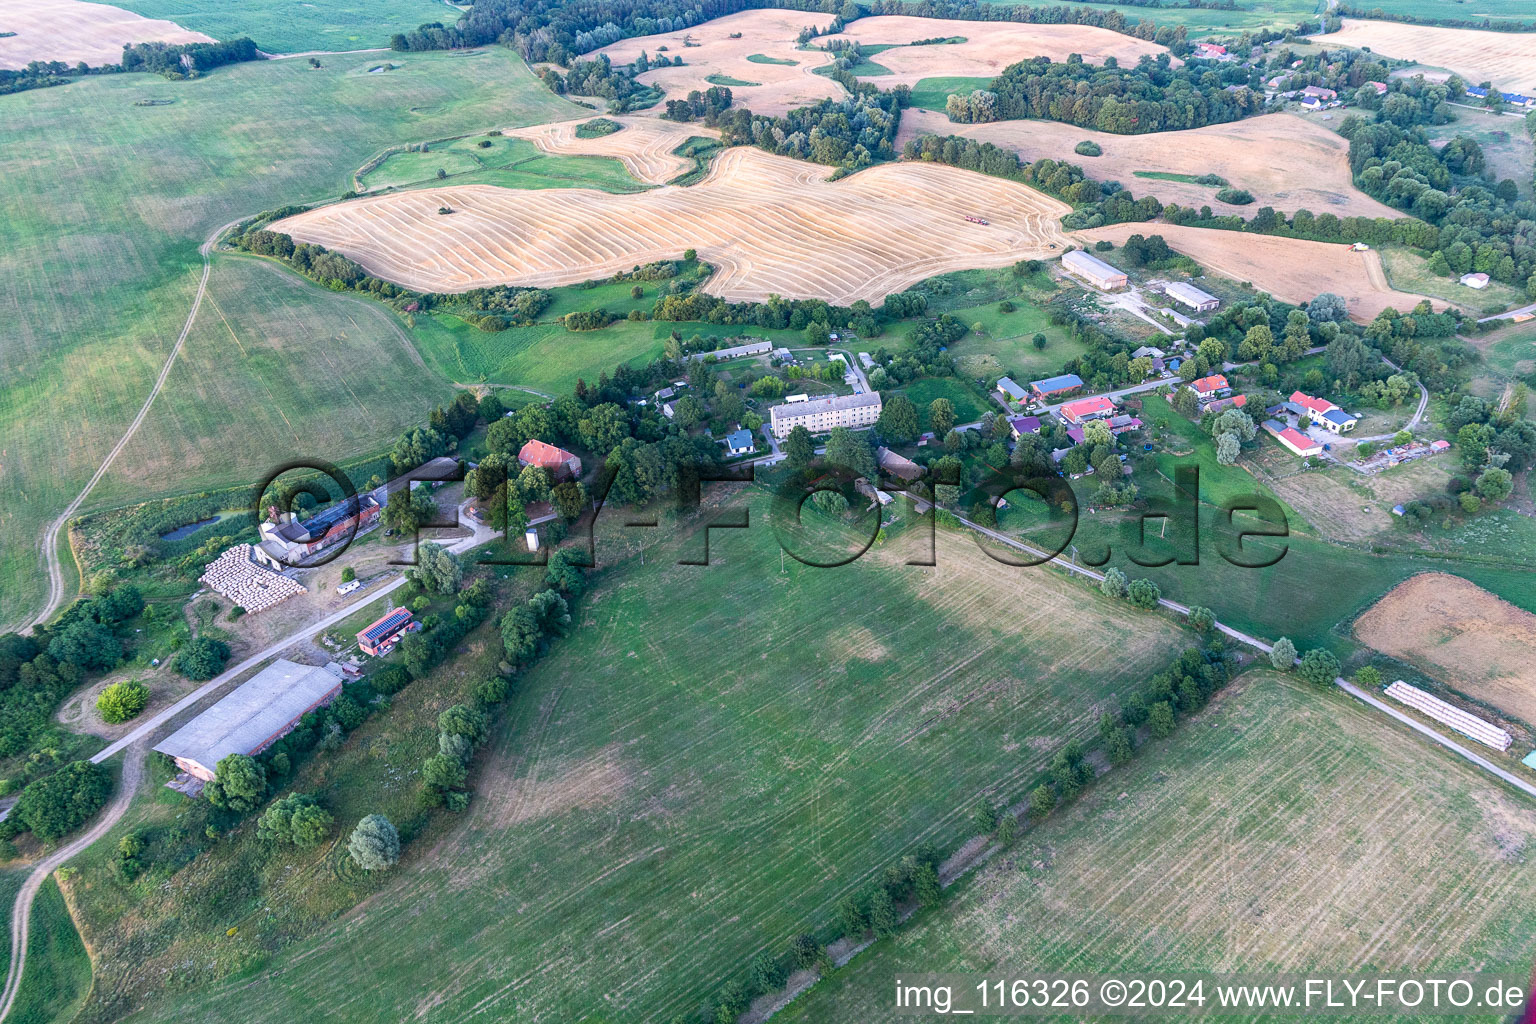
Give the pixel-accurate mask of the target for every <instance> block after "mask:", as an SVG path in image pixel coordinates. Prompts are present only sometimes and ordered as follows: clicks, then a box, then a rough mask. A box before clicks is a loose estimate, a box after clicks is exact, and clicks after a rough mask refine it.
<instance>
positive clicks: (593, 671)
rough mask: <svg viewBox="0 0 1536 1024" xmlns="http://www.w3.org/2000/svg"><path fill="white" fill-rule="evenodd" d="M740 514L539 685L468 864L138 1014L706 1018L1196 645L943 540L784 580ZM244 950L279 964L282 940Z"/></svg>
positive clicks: (515, 729)
mask: <svg viewBox="0 0 1536 1024" xmlns="http://www.w3.org/2000/svg"><path fill="white" fill-rule="evenodd" d="M746 493H747V495H749V496H750V497H749V499H747V500H749V501H750V505H749V508H750V517H751V518H750V522H751V526H750V527H749V528H748V529H747V530H745V531H724V532H722V531H718V530H716V531H714V532H713V536H712V538H711V539H710V543H709V557H710V562H711V564H710V565H708V566H682V565H677V564H675V562H676V560H677V559H678V558H679V557H680V556H682V555H683V554H685V553H686V554H688V555H689V556H690V557H695V558H696V557H698V556H699V555H700V554H701V545H702V537H701V536H699V535H698V534H693V535H691V536H686V537H683V538H681V539H676V540H666V541H662V542H661V543H657V544H653V545H652V546H651V547H650V549H649V550H648V551H647V552H646V556H645V559H644V564H643V565H641V564H639V562H638V560H637V559H635V558H633V557H631V558H630V559H628V560H627V561H626V562H625V563H624V564H622V565H618V566H614V567H612V568H609V569H607V570H605V571H604V573H603V574H602V577H601V581H600V582H599V584H598V585H597V586H596V587H595V589H594V590H593V591H592V593H591V594H590V595H588V597H586V598H583V606H582V611H581V616H580V620H579V621H578V623H576V628H575V631H574V632H573V634H572V636H571V637H570V638H568V639H566V640H564V641H561V642H560V643H559V644H558V645H557V646H556V648H555V649H554V651H552V653H551V656H550V657H549V658H548V659H546V661H545V662H544V663H543V664H542V665H541V666H540V667H538V668H536V669H535V670H534V671H533V672H531V673H530V674H529V675H528V676H527V677H526V678H524V679H523V680H522V681H521V682H520V683H519V684H518V693H517V696H516V697H514V698H513V703H512V704H510V705H509V706H508V710H507V711H506V713H505V716H504V718H505V725H504V727H503V728H501V729H500V730H499V731H498V733H497V735H496V736H495V737H494V738H493V739H492V741H491V744H490V748H489V749H488V750H487V752H486V755H485V757H484V759H483V761H484V768H483V770H482V771H481V773H480V775H479V776H478V777H477V778H475V779H474V780H473V785H474V787H475V793H476V795H475V797H474V799H473V801H472V802H471V804H470V809H469V811H468V812H467V817H466V819H465V820H464V821H463V822H462V824H461V825H460V826H459V827H458V828H456V829H455V831H454V833H453V835H452V837H451V841H446V842H443V843H440V844H435V845H434V846H433V848H432V849H430V850H427V849H423V850H421V851H420V852H419V853H416V854H413V855H412V858H411V859H410V860H409V861H408V862H406V863H403V864H402V865H401V867H400V869H399V870H398V872H397V873H396V874H395V876H394V877H393V878H392V879H390V880H389V881H388V883H387V884H386V885H385V887H384V889H383V890H382V891H381V892H380V893H379V895H378V896H376V897H375V898H374V900H373V901H372V903H371V904H370V905H365V906H363V907H361V908H359V910H358V911H357V912H355V913H353V914H350V915H347V916H346V917H345V918H343V919H342V920H340V921H338V922H337V923H336V924H335V925H333V926H329V927H325V928H323V930H321V931H320V932H319V933H318V934H317V935H316V936H315V937H314V938H313V939H310V940H306V941H305V942H303V943H301V944H300V945H299V946H298V947H297V948H296V949H295V950H294V951H293V952H292V954H291V955H285V956H284V957H283V958H282V959H280V960H276V961H273V962H271V963H270V964H269V965H268V967H267V968H266V969H265V970H263V971H262V972H261V974H260V975H259V976H243V977H238V978H236V977H231V978H228V979H226V980H224V981H222V982H218V983H215V984H213V985H211V986H209V987H199V988H198V989H197V990H196V994H195V995H193V994H192V993H187V994H186V995H184V996H183V995H177V994H175V993H170V994H167V995H166V996H164V997H161V998H160V999H159V1000H158V1001H157V1002H156V1003H155V1004H153V1007H152V1009H147V1010H146V1013H145V1014H144V1015H142V1016H141V1017H139V1018H135V1019H156V1020H166V1021H169V1020H194V1019H195V1020H206V1019H209V1017H210V1016H211V1017H222V1016H223V1015H225V1014H231V1013H237V1014H238V1015H239V1016H241V1017H242V1019H246V1020H250V1021H253V1022H255V1021H265V1020H272V1021H277V1020H283V1019H289V1018H290V1017H291V1015H292V1014H294V1013H299V1012H301V1010H300V1007H303V1006H305V1005H306V1004H308V1008H307V1009H304V1010H302V1013H303V1014H304V1015H306V1016H308V1017H310V1018H315V1015H316V1014H317V1013H319V1015H320V1016H319V1017H318V1018H317V1019H323V1020H334V1021H342V1020H349V1021H363V1020H374V1019H377V1015H378V1014H379V1012H380V1010H381V1008H388V1009H387V1010H386V1011H385V1012H386V1014H387V1015H388V1016H391V1017H399V1016H405V1015H408V1014H410V1013H411V1012H413V1009H414V1008H415V1007H417V1006H419V1005H421V1000H422V999H423V998H424V997H426V995H425V994H426V993H431V995H430V997H429V998H430V1000H431V1001H432V1002H433V1003H434V1004H436V1005H437V1007H438V1010H437V1012H440V1013H448V1014H450V1015H459V1014H469V1013H472V1012H477V1011H476V1009H475V1008H479V1009H478V1012H480V1013H486V1014H490V1015H492V1016H504V1015H511V1014H516V1015H520V1016H527V1017H529V1018H530V1019H532V1018H540V1019H543V1018H548V1019H560V1020H584V1019H589V1018H593V1017H595V1018H598V1019H603V1018H605V1015H606V1016H613V1017H616V1018H617V1019H623V1020H669V1019H671V1017H672V1016H673V1014H675V1013H689V1012H693V1011H694V1010H695V1009H696V1008H697V1007H698V1006H700V1005H701V1004H702V1003H703V1002H704V1001H705V1000H707V999H709V998H710V997H712V996H713V995H714V994H715V992H716V990H717V989H718V988H719V986H720V985H721V984H722V983H723V982H724V981H726V980H727V979H731V978H738V979H739V978H741V977H743V976H744V972H745V968H746V965H747V963H748V961H749V960H751V958H752V957H753V955H754V954H755V953H756V952H758V951H759V950H764V949H766V950H769V951H770V952H774V953H778V952H780V951H781V950H782V949H783V948H784V947H785V945H786V944H787V942H788V940H789V938H790V937H791V936H792V935H794V934H796V933H799V932H801V931H805V930H808V929H810V928H813V927H818V926H820V925H821V924H823V923H826V922H828V921H830V920H831V918H832V915H833V906H834V904H835V903H836V902H837V901H838V899H839V898H841V896H842V895H844V894H845V893H847V892H849V891H850V890H852V889H855V888H857V887H859V886H861V885H862V884H864V882H865V881H867V880H868V879H869V878H870V877H872V876H873V875H875V874H877V873H878V872H880V871H882V870H884V868H885V866H886V865H887V864H889V863H892V862H893V861H894V860H896V859H898V858H899V856H900V855H901V854H902V853H903V852H905V851H909V850H910V849H912V848H913V847H914V846H915V845H916V844H918V843H923V842H931V843H933V844H935V845H936V846H937V847H938V848H939V849H940V850H942V851H944V852H946V853H947V852H948V851H950V850H951V849H953V848H954V847H955V846H956V845H957V844H958V843H959V842H960V841H962V840H964V839H965V838H968V837H969V835H970V832H971V824H970V818H971V814H972V812H973V811H974V809H975V805H976V802H977V801H978V800H979V799H981V798H982V797H983V795H986V797H987V799H990V800H992V801H995V802H996V801H1002V800H1004V799H1008V800H1015V799H1019V798H1020V797H1021V796H1022V795H1023V793H1025V792H1026V791H1027V790H1028V789H1029V788H1030V787H1032V786H1034V785H1035V783H1036V777H1037V776H1038V775H1039V774H1040V773H1041V772H1042V770H1043V768H1044V766H1045V764H1046V762H1047V761H1048V760H1049V759H1050V757H1051V755H1052V753H1053V752H1054V751H1055V750H1057V749H1058V748H1059V747H1060V746H1061V745H1062V744H1064V743H1065V742H1066V741H1067V740H1068V739H1069V738H1071V737H1074V736H1085V735H1087V734H1089V733H1091V732H1092V730H1093V729H1094V727H1095V722H1096V720H1097V717H1098V712H1099V710H1100V708H1101V706H1102V705H1103V704H1104V703H1105V702H1106V701H1109V700H1111V699H1112V697H1111V695H1112V694H1114V693H1116V692H1123V691H1124V689H1125V688H1126V687H1127V686H1129V685H1131V684H1139V683H1141V682H1143V681H1144V680H1145V679H1146V678H1147V677H1148V676H1149V675H1150V674H1152V673H1153V672H1156V671H1158V670H1160V668H1161V667H1162V666H1163V665H1164V664H1166V662H1167V660H1168V659H1169V658H1171V657H1172V656H1173V654H1175V653H1176V652H1177V651H1178V650H1179V649H1181V648H1182V647H1184V646H1187V645H1188V643H1189V642H1190V640H1189V634H1187V633H1184V632H1183V631H1182V630H1180V629H1179V628H1177V627H1176V626H1175V625H1174V624H1173V623H1172V622H1171V621H1170V620H1168V619H1166V618H1163V617H1160V616H1158V615H1155V614H1151V613H1142V612H1136V611H1133V610H1131V609H1129V608H1128V607H1127V606H1126V605H1124V604H1112V603H1110V602H1109V600H1108V599H1106V598H1103V597H1101V596H1100V595H1099V594H1098V593H1097V592H1096V591H1094V590H1092V589H1091V588H1087V587H1084V586H1082V585H1081V584H1080V583H1075V582H1072V581H1070V580H1068V579H1066V578H1065V577H1063V576H1062V575H1060V574H1058V573H1055V572H1051V571H1048V570H1042V569H1021V568H1013V567H1009V566H1005V565H1002V564H1000V563H998V562H995V561H993V560H991V559H990V558H988V557H987V556H985V555H984V554H982V553H981V552H980V550H979V549H978V548H977V547H976V545H975V544H974V543H973V542H972V541H971V540H969V539H967V538H965V537H964V536H959V535H955V534H951V533H948V532H943V531H941V532H940V534H939V544H938V551H937V563H938V564H937V566H936V567H921V566H908V565H904V564H902V563H904V562H905V561H906V560H907V559H908V558H911V557H913V556H915V555H916V554H919V553H920V552H921V551H922V550H923V545H922V544H921V543H920V540H921V538H920V537H916V536H913V535H912V533H911V531H908V532H906V533H898V534H896V535H895V536H893V537H892V538H890V539H889V540H888V541H887V542H885V543H883V544H881V545H878V546H877V547H876V548H875V549H874V550H873V551H871V552H870V554H868V555H866V556H865V557H864V558H862V559H860V560H859V561H857V562H855V563H853V564H852V565H850V566H845V567H842V568H837V569H817V568H812V567H809V566H805V565H802V564H800V563H799V562H797V561H794V560H793V559H788V560H786V561H785V564H784V565H783V567H782V568H781V565H780V552H779V550H778V546H777V544H776V543H775V533H774V528H773V527H772V526H771V525H770V521H769V517H768V515H767V511H768V510H767V500H766V493H765V492H764V491H763V490H760V489H752V490H749V491H748V492H746ZM721 500H726V499H724V498H722V499H721ZM742 500H744V499H742V497H741V496H740V495H738V497H737V498H736V499H733V500H731V501H729V502H728V503H729V504H739V503H741V502H742ZM603 550H604V549H603V548H602V547H601V546H600V548H599V559H600V560H602V559H603V558H604V554H603ZM663 594H664V595H666V598H665V604H666V606H667V610H666V612H665V613H664V614H663V613H662V612H661V609H660V606H659V604H658V601H659V600H660V599H659V597H658V595H663ZM375 756H378V757H383V758H385V759H386V760H390V761H391V762H392V761H393V758H392V757H391V756H390V754H389V752H388V749H387V748H386V747H385V746H383V745H380V744H375ZM306 870H307V869H306V868H305V867H304V865H303V864H299V865H297V866H296V868H295V877H298V876H299V875H301V874H302V873H303V872H305V871H306ZM405 902H409V904H410V905H413V906H417V907H420V908H422V910H423V912H422V913H421V914H419V915H415V916H413V917H412V918H411V920H410V923H409V925H408V926H404V927H403V926H402V922H401V920H400V916H399V914H398V913H397V912H395V911H394V910H390V909H386V908H388V907H391V906H395V905H404V903H405ZM375 906H376V907H377V909H374V907H375ZM277 917H278V918H279V919H280V920H281V919H284V918H286V914H285V913H283V912H281V911H280V912H279V913H278V914H277ZM206 927H207V928H208V929H209V930H210V932H212V931H214V930H216V931H217V935H216V936H201V935H190V934H189V935H188V936H187V938H186V940H185V941H186V942H187V943H189V944H191V945H197V944H202V943H205V942H209V941H212V938H214V937H216V938H218V939H219V940H221V941H222V935H223V928H224V927H225V926H224V924H223V923H222V922H220V921H216V920H215V921H210V922H209V923H208V925H207V926H206ZM241 927H242V935H245V936H246V937H245V938H243V939H242V940H241V942H243V943H247V944H255V945H256V946H259V945H260V944H261V943H262V941H263V938H262V936H263V931H262V925H261V924H260V922H259V920H251V921H248V922H246V923H243V924H242V925H241ZM273 927H274V928H281V927H283V926H282V925H281V923H279V924H275V925H273ZM247 931H248V932H249V934H248V935H247V934H246V933H247ZM189 948H190V946H189ZM174 952H175V951H174V950H173V951H171V952H170V953H168V954H167V956H169V957H171V958H172V959H174V958H175V957H174ZM597 974H601V975H602V976H603V977H604V978H605V979H606V980H605V981H604V983H603V984H602V985H594V984H593V978H594V977H595V976H596V975H597ZM531 979H539V980H538V982H537V984H534V983H532V981H531ZM129 984H130V985H136V984H138V983H137V982H132V981H130V982H129ZM253 986H254V988H253ZM322 990H323V991H326V992H329V993H331V996H330V997H329V998H327V999H326V1000H325V1001H324V1006H323V1007H322V1008H319V1009H317V1008H316V1006H315V1005H314V1003H313V1000H312V998H311V996H310V993H313V992H317V991H322ZM237 1007H238V1009H237Z"/></svg>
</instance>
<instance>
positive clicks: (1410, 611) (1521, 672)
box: [1355, 572, 1536, 723]
mask: <svg viewBox="0 0 1536 1024" xmlns="http://www.w3.org/2000/svg"><path fill="white" fill-rule="evenodd" d="M1355 635H1356V636H1357V637H1359V638H1360V639H1361V640H1362V641H1364V642H1365V643H1366V644H1369V645H1370V646H1371V647H1374V648H1375V649H1376V650H1378V651H1381V652H1382V653H1383V654H1388V655H1391V656H1392V657H1394V658H1401V659H1403V660H1404V661H1408V662H1411V663H1413V664H1415V665H1419V666H1421V667H1422V668H1424V670H1425V671H1427V672H1429V673H1431V674H1432V675H1435V676H1437V677H1439V678H1441V679H1443V680H1445V681H1446V682H1448V683H1450V684H1451V685H1452V686H1454V687H1455V688H1456V689H1458V690H1460V691H1461V692H1462V693H1465V694H1466V695H1467V696H1469V697H1472V698H1474V699H1476V700H1480V701H1485V702H1487V703H1489V704H1492V705H1494V706H1495V707H1497V708H1499V709H1500V710H1502V711H1506V712H1508V713H1509V714H1511V715H1515V716H1517V717H1519V718H1522V719H1524V720H1525V721H1526V722H1532V723H1536V661H1533V660H1532V657H1531V653H1532V651H1536V615H1532V614H1531V613H1530V612H1528V611H1525V610H1524V609H1523V608H1516V607H1515V606H1514V605H1512V604H1510V603H1509V602H1507V601H1505V600H1503V599H1502V598H1500V597H1498V596H1497V595H1495V594H1490V593H1489V592H1488V591H1486V590H1484V589H1483V588H1482V587H1479V586H1478V585H1477V584H1475V583H1472V582H1471V581H1469V580H1464V579H1462V578H1461V577H1459V576H1451V575H1449V574H1448V573H1443V572H1426V573H1423V574H1422V575H1419V576H1415V577H1413V579H1411V580H1407V581H1405V582H1403V583H1400V584H1398V585H1397V586H1396V587H1393V588H1392V590H1391V591H1390V592H1389V593H1388V594H1387V596H1386V597H1383V598H1382V599H1381V600H1380V601H1378V602H1376V604H1374V605H1372V606H1371V609H1370V610H1369V611H1367V612H1366V613H1365V614H1364V615H1362V616H1360V618H1358V619H1356V620H1355Z"/></svg>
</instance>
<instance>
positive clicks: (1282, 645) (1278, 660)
mask: <svg viewBox="0 0 1536 1024" xmlns="http://www.w3.org/2000/svg"><path fill="white" fill-rule="evenodd" d="M1269 663H1270V664H1271V665H1273V666H1274V667H1275V668H1277V669H1279V670H1280V671H1281V672H1289V671H1290V670H1291V669H1292V668H1294V667H1295V665H1296V645H1295V644H1293V643H1291V641H1290V638H1289V637H1281V638H1280V639H1279V640H1276V641H1275V646H1274V649H1273V650H1271V651H1270V652H1269Z"/></svg>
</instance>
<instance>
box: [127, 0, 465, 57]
mask: <svg viewBox="0 0 1536 1024" xmlns="http://www.w3.org/2000/svg"><path fill="white" fill-rule="evenodd" d="M117 6H119V7H122V8H125V9H127V10H130V11H133V12H134V13H136V14H142V15H144V16H145V17H146V18H165V19H167V20H170V21H174V22H176V23H177V24H178V25H181V26H182V27H183V28H189V29H192V30H194V31H197V32H204V33H206V34H208V35H210V36H213V37H214V38H215V39H233V38H236V37H237V36H250V37H251V38H252V39H254V40H256V45H258V46H260V47H261V48H262V49H263V50H266V51H267V52H268V53H299V52H303V51H307V50H360V49H364V48H367V47H377V46H388V45H389V37H390V36H391V35H393V34H394V33H396V32H409V31H410V30H411V29H413V28H415V27H416V26H418V25H421V24H424V23H425V22H429V21H440V22H442V23H443V24H444V25H452V24H453V23H454V22H456V21H458V20H459V12H458V11H456V10H453V9H452V8H450V7H449V6H448V5H446V4H444V3H440V2H437V0H326V2H325V3H323V4H322V3H303V2H300V0H223V2H221V3H217V4H204V3H198V2H197V0H126V2H124V3H120V4H118V5H117ZM324 59H325V58H322V60H324ZM337 59H340V58H337Z"/></svg>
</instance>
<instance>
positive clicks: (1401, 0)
mask: <svg viewBox="0 0 1536 1024" xmlns="http://www.w3.org/2000/svg"><path fill="white" fill-rule="evenodd" d="M1367 9H1368V10H1381V11H1385V12H1387V13H1388V14H1406V15H1408V16H1409V17H1411V18H1424V19H1427V20H1431V21H1432V20H1434V19H1436V18H1456V19H1461V20H1466V21H1481V20H1482V19H1484V18H1488V19H1490V20H1493V21H1524V22H1526V23H1531V22H1532V21H1533V20H1536V19H1533V18H1532V16H1531V5H1530V4H1528V3H1525V2H1524V0H1478V2H1477V3H1475V4H1468V3H1466V0H1454V2H1453V3H1446V2H1445V0H1371V3H1370V6H1369V7H1368V8H1367Z"/></svg>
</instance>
